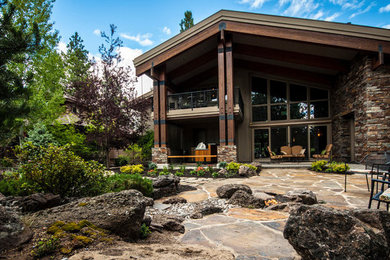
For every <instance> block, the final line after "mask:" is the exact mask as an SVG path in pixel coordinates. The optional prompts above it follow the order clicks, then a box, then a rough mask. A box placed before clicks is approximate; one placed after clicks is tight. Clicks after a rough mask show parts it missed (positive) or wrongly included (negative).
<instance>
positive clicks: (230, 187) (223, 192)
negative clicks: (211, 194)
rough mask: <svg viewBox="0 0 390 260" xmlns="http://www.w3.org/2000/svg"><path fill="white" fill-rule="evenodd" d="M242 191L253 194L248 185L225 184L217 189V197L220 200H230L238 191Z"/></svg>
mask: <svg viewBox="0 0 390 260" xmlns="http://www.w3.org/2000/svg"><path fill="white" fill-rule="evenodd" d="M238 190H242V191H245V192H246V193H248V194H252V190H251V188H249V186H248V185H245V184H225V185H222V186H220V187H218V189H217V195H218V197H220V198H225V199H230V197H231V196H233V194H234V193H235V192H236V191H238Z"/></svg>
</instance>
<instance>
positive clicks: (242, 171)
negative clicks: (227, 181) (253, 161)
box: [238, 165, 256, 176]
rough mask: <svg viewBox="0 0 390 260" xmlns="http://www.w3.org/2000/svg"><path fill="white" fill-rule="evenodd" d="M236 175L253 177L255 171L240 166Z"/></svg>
mask: <svg viewBox="0 0 390 260" xmlns="http://www.w3.org/2000/svg"><path fill="white" fill-rule="evenodd" d="M238 175H240V176H253V175H256V171H254V170H252V169H251V168H249V167H248V166H245V165H240V168H238Z"/></svg>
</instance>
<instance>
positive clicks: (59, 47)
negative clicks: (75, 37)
mask: <svg viewBox="0 0 390 260" xmlns="http://www.w3.org/2000/svg"><path fill="white" fill-rule="evenodd" d="M57 50H58V52H60V53H61V52H64V53H66V51H67V48H66V43H65V42H61V41H60V42H59V43H58V45H57Z"/></svg>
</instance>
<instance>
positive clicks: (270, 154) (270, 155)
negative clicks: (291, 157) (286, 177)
mask: <svg viewBox="0 0 390 260" xmlns="http://www.w3.org/2000/svg"><path fill="white" fill-rule="evenodd" d="M267 150H268V153H269V158H271V160H275V159H283V157H282V155H277V154H275V152H272V151H271V148H270V147H269V146H267Z"/></svg>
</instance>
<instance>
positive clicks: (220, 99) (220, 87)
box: [218, 40, 226, 146]
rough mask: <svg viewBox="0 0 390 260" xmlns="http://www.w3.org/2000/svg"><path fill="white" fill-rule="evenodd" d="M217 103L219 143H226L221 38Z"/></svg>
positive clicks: (222, 47)
mask: <svg viewBox="0 0 390 260" xmlns="http://www.w3.org/2000/svg"><path fill="white" fill-rule="evenodd" d="M218 105H219V145H220V146H224V145H226V112H225V46H224V43H223V41H222V40H221V41H220V42H219V44H218Z"/></svg>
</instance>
